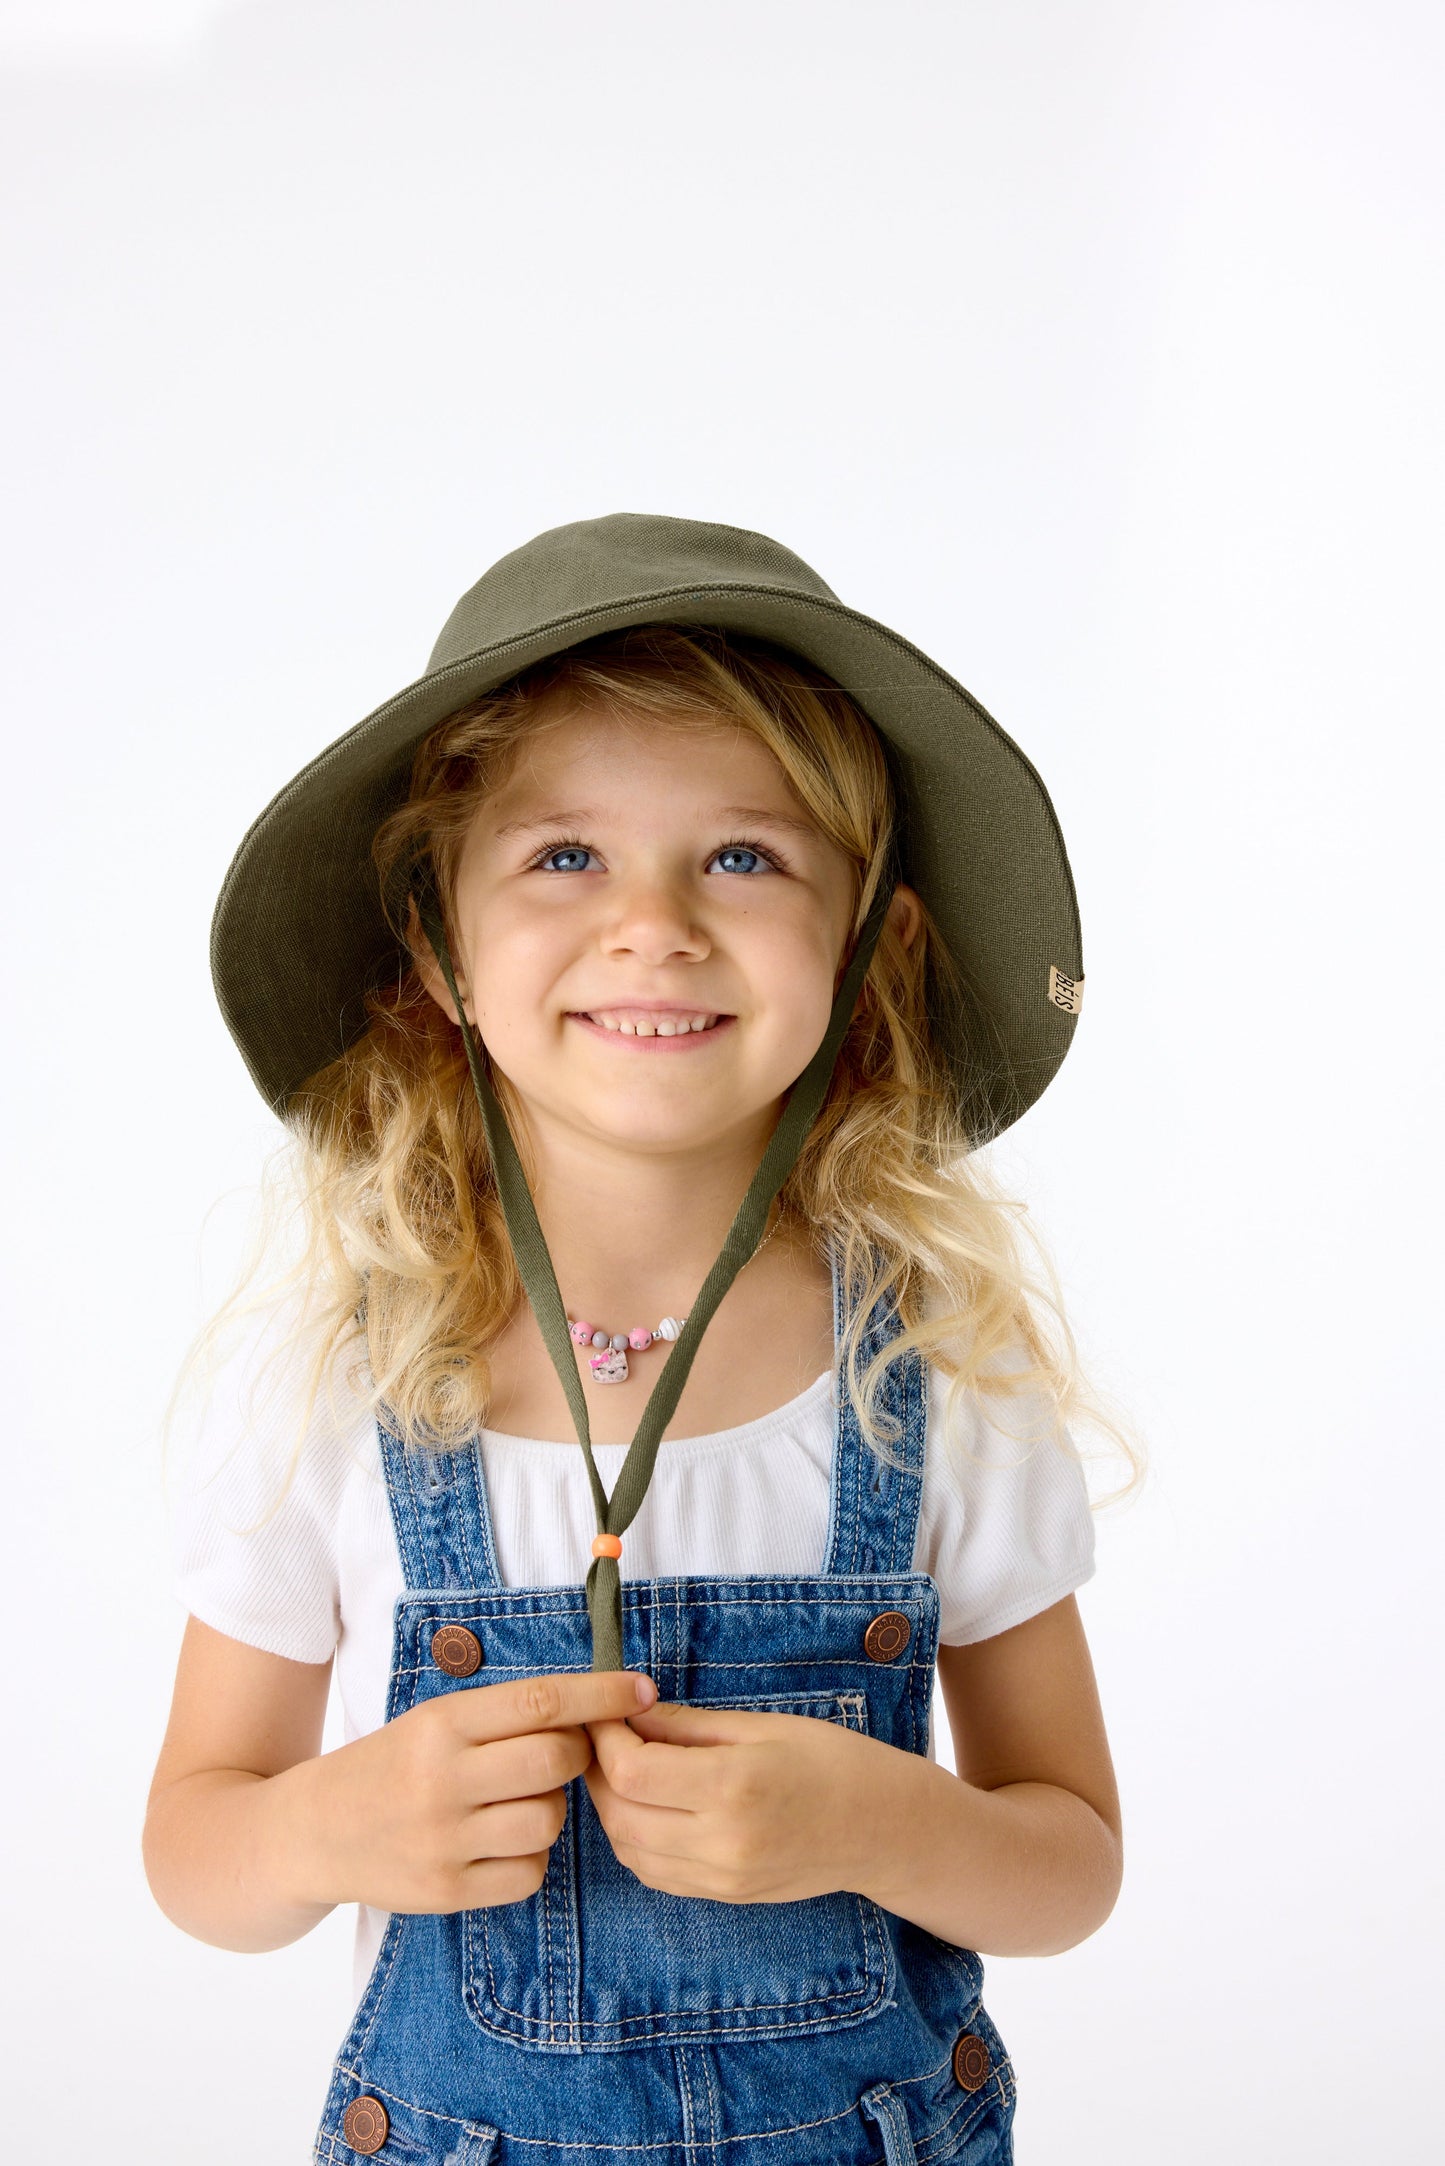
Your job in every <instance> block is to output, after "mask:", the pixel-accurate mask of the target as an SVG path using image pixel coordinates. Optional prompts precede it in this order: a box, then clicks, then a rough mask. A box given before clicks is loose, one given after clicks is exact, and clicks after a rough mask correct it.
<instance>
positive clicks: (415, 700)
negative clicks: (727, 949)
mask: <svg viewBox="0 0 1445 2166" xmlns="http://www.w3.org/2000/svg"><path fill="white" fill-rule="evenodd" d="M644 624H681V625H708V626H715V627H718V628H720V629H722V630H723V631H725V632H737V633H748V634H753V635H755V636H757V637H760V638H763V639H766V640H769V641H771V642H772V643H773V644H774V645H776V646H781V647H783V648H785V649H787V650H788V651H789V652H791V653H792V654H794V655H796V656H798V657H800V658H801V659H802V660H803V661H805V662H807V663H811V664H813V665H814V666H815V667H817V668H818V669H820V670H822V671H824V672H825V673H826V674H827V675H828V676H829V677H831V678H833V679H834V680H835V681H836V682H837V683H838V684H839V685H841V686H842V687H843V689H844V691H846V692H847V693H848V694H849V696H850V697H851V698H852V699H853V700H854V702H855V703H856V704H857V706H858V707H859V708H861V710H862V711H863V713H864V714H865V715H867V716H868V718H869V720H870V721H871V722H872V723H873V724H874V726H875V728H876V729H877V731H878V733H879V736H880V738H881V740H882V742H883V746H884V751H885V756H886V759H887V763H888V767H889V771H890V774H891V777H892V780H893V786H894V790H895V793H896V796H897V800H898V811H899V816H900V835H899V852H898V858H897V863H896V872H897V876H898V877H899V878H901V879H903V880H905V881H906V882H907V883H908V884H909V885H910V886H911V887H913V888H915V889H916V890H917V892H918V894H919V895H920V896H921V897H922V899H923V901H924V903H925V904H926V905H927V907H928V910H929V912H930V913H931V915H932V917H933V919H934V922H935V924H936V925H937V927H938V929H939V932H940V933H941V935H942V937H943V939H944V941H945V942H946V943H947V946H948V949H949V953H950V955H951V957H952V959H953V961H954V963H955V965H956V966H957V971H958V976H959V979H960V981H961V984H962V987H963V999H962V1001H961V1003H959V1002H955V1001H947V1002H944V1001H943V1000H940V1003H939V1008H938V1012H937V1013H936V1014H935V1015H934V1017H933V1018H932V1020H933V1023H934V1026H935V1031H936V1035H937V1037H938V1040H939V1042H940V1045H941V1048H942V1050H943V1052H944V1055H945V1058H946V1059H947V1061H948V1063H949V1065H950V1069H951V1071H952V1072H953V1073H954V1075H955V1076H956V1078H957V1081H958V1087H959V1092H960V1101H961V1103H967V1104H968V1106H969V1107H970V1108H971V1109H972V1111H971V1119H972V1122H973V1124H974V1126H975V1127H976V1128H977V1129H978V1130H979V1131H980V1132H982V1133H989V1134H997V1133H999V1132H1001V1131H1002V1130H1003V1129H1005V1128H1007V1127H1008V1126H1009V1125H1010V1124H1011V1123H1012V1122H1013V1121H1016V1120H1017V1119H1018V1118H1019V1116H1020V1114H1022V1113H1024V1112H1025V1111H1026V1110H1027V1109H1028V1107H1029V1106H1030V1105H1032V1104H1033V1103H1034V1101H1035V1100H1036V1099H1037V1098H1038V1097H1039V1095H1040V1094H1041V1092H1042V1091H1043V1090H1044V1089H1045V1088H1046V1086H1047V1085H1048V1083H1049V1082H1050V1080H1051V1079H1052V1077H1053V1076H1054V1074H1055V1072H1056V1071H1057V1069H1058V1068H1059V1066H1060V1064H1061V1062H1062V1061H1063V1058H1064V1055H1065V1054H1066V1053H1067V1051H1068V1049H1069V1045H1070V1042H1071V1040H1072V1038H1073V1033H1074V1029H1075V1025H1076V1022H1077V1017H1078V1011H1079V1002H1080V998H1081V994H1082V986H1083V973H1084V961H1083V953H1082V947H1081V939H1080V929H1079V910H1078V901H1077V897H1076V895H1075V891H1074V881H1073V875H1072V873H1071V871H1070V868H1069V861H1068V857H1067V854H1066V852H1065V848H1064V841H1063V836H1062V834H1061V833H1060V830H1059V823H1058V820H1057V818H1056V817H1055V814H1054V808H1053V805H1052V803H1051V802H1050V799H1049V794H1048V791H1047V790H1046V789H1045V787H1044V784H1043V782H1042V780H1041V779H1040V777H1039V775H1038V773H1037V771H1036V770H1035V768H1034V766H1033V765H1032V763H1031V762H1030V760H1029V759H1028V758H1027V756H1026V755H1025V754H1024V753H1023V752H1022V751H1021V750H1020V749H1019V747H1018V746H1017V745H1016V744H1015V743H1014V741H1013V739H1012V738H1011V737H1010V736H1008V734H1007V733H1006V732H1005V731H1004V730H1003V729H1001V728H1000V727H999V725H998V723H997V722H995V721H994V719H993V717H992V715H990V714H988V713H987V712H986V711H985V709H984V708H983V707H981V706H980V705H979V703H978V701H977V700H976V699H975V698H974V697H973V695H972V693H970V692H968V691H966V690H965V689H964V687H963V686H962V685H961V684H960V683H958V682H957V680H956V679H955V678H953V677H951V676H950V675H949V674H948V672H947V671H946V670H944V669H942V668H940V666H939V665H938V663H936V662H934V661H932V660H930V658H929V657H928V656H927V655H926V654H924V653H922V652H921V651H920V650H919V649H918V648H917V647H915V646H913V645H912V644H911V643H910V642H909V641H908V640H907V639H904V638H902V637H901V636H900V635H899V634H898V633H897V632H894V631H891V630H890V629H889V628H888V626H887V625H884V624H880V623H878V622H877V621H876V620H875V619H874V618H872V617H868V616H865V615H863V614H862V612H861V611H859V610H856V609H850V608H849V607H847V605H846V604H845V603H843V602H841V601H839V599H838V597H837V596H836V595H835V594H834V593H833V591H832V589H831V588H830V587H828V586H827V585H826V584H825V583H824V581H823V580H822V579H821V578H819V576H818V574H817V573H816V572H815V571H813V570H812V568H811V566H809V565H807V564H805V563H804V562H803V560H802V559H801V558H800V557H798V556H795V555H794V554H793V552H792V551H791V550H789V549H785V548H784V547H783V546H782V545H781V544H780V543H778V542H775V541H772V540H770V539H769V538H768V537H767V536H766V535H764V534H756V533H751V532H748V531H747V530H745V529H743V528H739V527H731V526H719V525H714V524H712V523H710V522H706V521H701V520H694V519H675V518H667V517H664V516H661V515H654V514H650V513H640V512H618V513H614V514H612V515H611V516H610V517H606V518H600V519H582V520H577V521H574V522H572V523H571V524H569V525H566V526H559V527H551V528H549V529H548V530H547V531H546V532H545V533H542V534H539V535H537V536H536V537H535V539H533V540H532V541H529V542H527V543H525V544H524V545H523V546H522V547H521V548H520V549H514V550H513V551H512V552H511V553H510V555H508V556H504V557H502V558H501V559H500V560H499V561H498V562H497V563H495V564H494V565H493V566H492V567H491V569H490V570H489V571H487V572H484V573H483V575H482V577H481V578H480V579H479V580H478V581H477V582H476V584H475V586H473V587H470V588H468V590H467V592H466V593H465V594H464V595H463V596H462V598H461V600H460V601H459V602H458V603H457V605H456V607H455V608H454V609H453V611H452V613H451V615H450V616H449V617H448V618H447V621H446V623H445V624H444V625H443V627H442V630H441V634H440V636H439V637H438V639H437V642H436V645H435V646H434V648H433V649H432V653H431V658H430V660H429V661H428V664H427V667H426V669H425V671H424V672H423V674H422V675H421V676H420V677H417V678H416V679H415V680H414V681H413V682H412V683H411V684H409V685H407V686H405V687H404V688H403V689H402V690H401V691H400V692H397V693H395V694H394V695H393V696H392V697H391V698H390V699H388V700H386V701H384V702H383V703H382V705H381V706H379V707H377V708H375V709H373V711H372V712H371V713H370V714H369V715H367V716H366V717H365V718H364V719H363V720H362V721H360V722H358V723H357V724H356V725H355V727H354V728H352V729H349V730H347V731H346V732H345V734H344V735H342V736H340V737H338V738H337V739H336V740H335V741H334V743H332V744H330V745H328V746H327V747H326V749H325V750H324V751H322V752H320V753H318V754H317V756H316V757H315V758H314V759H313V760H311V761H309V762H308V764H307V765H306V766H305V767H303V768H302V769H301V771H300V773H299V774H297V775H295V776H293V778H292V779H291V780H290V781H289V782H288V783H287V784H286V785H285V787H284V788H283V789H281V790H280V791H278V792H277V794H276V796H275V797H274V798H273V799H272V800H271V802H270V804H269V805H267V807H266V808H265V810H264V811H263V812H262V813H261V814H260V816H259V817H258V818H257V819H256V820H255V821H254V822H253V823H252V825H251V827H250V828H249V829H248V831H247V833H246V835H245V837H244V838H243V840H242V842H241V845H240V847H239V849H238V850H237V851H236V854H235V857H234V858H233V860H232V862H231V865H230V868H229V870H228V871H227V873H226V877H225V880H224V883H223V885H222V888H221V892H220V896H219V899H218V900H217V903H216V908H215V914H214V917H213V920H212V926H211V969H212V976H213V979H214V982H215V988H216V994H217V998H218V1000H219V1002H220V1006H221V1012H222V1014H223V1016H224V1018H225V1021H226V1025H227V1027H228V1029H229V1030H230V1032H231V1035H232V1037H233V1038H234V1039H235V1041H236V1044H237V1045H238V1047H239V1048H240V1051H241V1055H242V1057H243V1059H244V1060H245V1063H246V1066H247V1068H248V1069H249V1071H250V1074H251V1076H252V1078H253V1080H254V1082H255V1084H256V1087H257V1089H258V1090H259V1091H260V1092H261V1095H262V1097H263V1098H264V1099H265V1100H266V1103H267V1104H268V1105H269V1106H270V1107H271V1108H272V1109H273V1110H274V1111H275V1112H277V1113H284V1112H285V1111H286V1108H287V1106H288V1105H289V1103H290V1101H291V1100H292V1099H293V1098H294V1097H295V1095H296V1093H297V1092H298V1090H299V1089H300V1087H301V1085H302V1084H303V1083H304V1082H305V1081H306V1080H307V1079H308V1078H309V1077H310V1076H312V1075H314V1074H315V1073H316V1072H317V1070H319V1069H321V1068H323V1067H325V1066H326V1065H328V1064H329V1063H330V1062H331V1061H333V1060H335V1059H337V1058H338V1057H339V1056H340V1055H341V1054H342V1053H344V1052H345V1051H346V1049H347V1048H348V1047H349V1046H350V1045H352V1044H353V1043H354V1042H355V1040H356V1039H357V1038H358V1037H359V1036H360V1035H361V1034H362V1032H363V1031H364V1030H365V1028H366V1022H367V1017H366V1009H365V994H366V991H367V990H368V989H369V988H371V987H374V986H377V985H380V984H381V983H382V982H384V981H385V980H388V979H390V980H392V981H394V980H395V978H396V975H397V971H398V968H399V967H400V965H401V964H403V963H404V962H405V961H406V960H407V958H406V957H405V956H404V954H403V953H402V951H401V949H400V948H399V946H398V942H397V938H396V935H395V933H394V932H393V930H392V927H391V926H390V925H389V924H388V922H387V917H386V913H385V911H384V910H383V907H382V900H381V895H380V892H379V888H378V880H377V873H376V868H375V865H374V862H373V860H372V857H371V842H372V838H373V836H374V834H375V832H376V829H377V827H378V826H379V824H380V822H381V821H382V820H383V819H384V818H385V817H386V816H387V815H388V814H389V813H390V812H392V811H393V810H394V809H395V808H396V806H397V805H398V804H400V803H401V802H402V801H403V800H404V798H405V796H406V793H407V789H408V787H409V783H410V777H411V768H412V760H413V755H414V753H415V751H416V748H417V744H418V742H419V740H420V739H421V738H422V737H423V736H425V734H426V733H427V731H428V730H430V729H431V728H432V727H433V726H434V725H435V724H436V723H437V722H439V721H441V720H442V719H443V717H445V716H446V715H448V714H450V713H452V712H453V711H454V710H456V709H457V708H459V707H462V706H464V705H466V704H467V703H468V702H469V701H471V700H474V699H476V698H477V697H478V696H479V695H481V694H482V693H485V692H489V691H492V690H494V689H495V688H496V687H497V686H499V685H502V684H504V683H506V682H507V681H508V680H510V679H511V678H513V677H515V676H517V675H518V674H519V673H520V672H521V671H523V670H526V669H528V668H530V667H531V665H532V664H533V663H536V662H540V661H542V660H543V659H544V658H545V657H547V656H549V655H554V654H557V653H559V652H560V651H561V650H562V649H564V648H567V647H572V646H576V645H577V644H579V643H580V642H581V641H583V640H590V639H594V638H597V637H598V636H600V635H601V634H604V633H607V632H613V631H620V630H622V629H623V628H625V627H627V626H629V625H644Z"/></svg>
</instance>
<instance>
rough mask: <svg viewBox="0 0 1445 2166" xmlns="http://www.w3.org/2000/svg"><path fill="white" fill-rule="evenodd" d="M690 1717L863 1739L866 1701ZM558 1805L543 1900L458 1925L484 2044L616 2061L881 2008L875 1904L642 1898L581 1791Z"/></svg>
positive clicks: (814, 1695) (766, 1702)
mask: <svg viewBox="0 0 1445 2166" xmlns="http://www.w3.org/2000/svg"><path fill="white" fill-rule="evenodd" d="M696 1704H699V1705H706V1706H708V1707H719V1708H743V1709H757V1710H758V1711H759V1712H774V1713H777V1714H784V1715H802V1716H807V1717H813V1718H815V1719H818V1720H822V1721H825V1722H836V1723H838V1724H840V1725H841V1726H842V1727H843V1728H845V1729H851V1730H859V1731H865V1732H866V1730H867V1729H868V1705H867V1697H866V1695H865V1694H864V1693H863V1692H861V1691H812V1692H797V1693H750V1694H741V1695H720V1696H719V1697H718V1698H716V1699H713V1698H711V1697H709V1698H707V1699H706V1700H705V1701H700V1702H698V1703H696ZM567 1792H568V1796H567V1820H566V1824H565V1825H564V1827H563V1829H562V1832H561V1834H560V1835H559V1836H558V1838H557V1840H556V1842H555V1843H554V1844H553V1846H552V1853H551V1857H550V1860H549V1862H548V1867H547V1876H546V1879H545V1880H544V1881H543V1883H542V1886H541V1887H540V1888H539V1890H538V1891H537V1893H536V1894H535V1895H533V1896H529V1897H527V1898H526V1899H525V1900H524V1901H522V1902H519V1903H504V1904H496V1905H493V1906H491V1907H489V1908H486V1909H481V1910H471V1911H467V1912H465V1913H464V1914H463V1921H462V1922H463V1935H462V1945H463V1997H464V2001H465V2005H466V2008H467V2012H468V2014H469V2015H470V2016H471V2017H472V2019H473V2021H474V2022H476V2023H477V2024H479V2025H480V2026H481V2028H482V2029H483V2030H484V2031H487V2032H489V2033H491V2034H492V2035H493V2036H496V2037H499V2038H505V2039H508V2040H511V2041H513V2042H514V2043H519V2044H525V2045H528V2046H531V2047H533V2048H535V2049H538V2050H540V2051H544V2052H545V2051H548V2050H550V2051H553V2052H559V2053H582V2052H616V2051H618V2050H619V2049H626V2048H627V2047H630V2046H648V2045H651V2044H653V2043H655V2041H656V2040H658V2039H660V2038H663V2037H666V2038H670V2039H674V2040H676V2039H681V2038H693V2039H728V2040H731V2039H738V2038H757V2037H768V2038H794V2037H800V2036H805V2035H806V2034H807V2033H809V2032H811V2031H816V2030H820V2029H822V2028H824V2027H825V2026H837V2025H851V2024H855V2023H864V2022H867V2021H868V2020H869V2019H870V2018H871V2017H873V2016H875V2015H877V2014H879V2013H880V2012H881V2011H882V2009H883V2008H884V2007H885V2006H886V2005H887V2004H888V2002H889V2000H890V1998H891V1996H892V1993H893V1988H894V1984H895V1967H896V1957H895V1953H894V1946H893V1941H892V1938H891V1936H890V1934H889V1932H888V1929H887V1925H886V1922H885V1919H884V1916H883V1913H882V1912H881V1910H880V1909H879V1907H878V1905H877V1904H876V1903H873V1902H870V1901H869V1900H868V1899H867V1898H866V1897H864V1896H860V1895H852V1894H834V1895H818V1896H809V1897H807V1898H805V1899H803V1900H801V1901H797V1902H783V1903H725V1902H715V1901H712V1900H710V1899H709V1898H706V1897H701V1896H683V1895H671V1894H667V1893H664V1892H663V1891H661V1890H659V1889H656V1888H649V1887H647V1886H645V1885H644V1883H643V1882H642V1881H640V1880H639V1879H638V1878H637V1876H636V1874H635V1873H633V1872H631V1871H630V1870H629V1868H628V1867H627V1866H625V1865H623V1864H622V1863H621V1861H620V1860H619V1858H618V1857H617V1854H616V1852H615V1851H614V1850H613V1848H612V1844H611V1842H610V1841H609V1839H608V1836H607V1832H606V1830H605V1828H604V1827H603V1826H602V1823H601V1821H600V1820H599V1819H598V1817H597V1814H596V1811H595V1810H594V1808H593V1804H592V1800H591V1797H590V1795H589V1793H588V1790H587V1786H586V1784H585V1782H584V1781H583V1779H582V1778H581V1777H580V1776H577V1777H575V1778H574V1779H573V1781H572V1782H570V1783H569V1784H568V1786H567Z"/></svg>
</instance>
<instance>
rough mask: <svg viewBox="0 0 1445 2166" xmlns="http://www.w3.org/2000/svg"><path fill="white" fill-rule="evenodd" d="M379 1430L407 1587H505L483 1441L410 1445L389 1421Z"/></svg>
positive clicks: (383, 1467) (388, 1495) (394, 1524)
mask: <svg viewBox="0 0 1445 2166" xmlns="http://www.w3.org/2000/svg"><path fill="white" fill-rule="evenodd" d="M376 1433H377V1437H378V1439H379V1441H380V1444H381V1464H382V1469H383V1472H384V1473H385V1475H386V1497H387V1502H388V1504H389V1505H390V1506H391V1523H392V1526H393V1527H394V1528H395V1530H396V1546H397V1549H398V1550H399V1551H400V1553H401V1571H402V1578H403V1580H404V1582H405V1584H406V1586H407V1588H408V1589H409V1590H412V1591H415V1590H417V1589H419V1588H425V1589H428V1590H436V1589H441V1588H449V1587H467V1588H472V1587H500V1586H501V1584H502V1575H501V1573H500V1572H499V1571H498V1570H497V1555H496V1550H495V1548H494V1546H493V1542H492V1518H491V1513H490V1512H489V1511H488V1509H487V1501H486V1492H485V1486H484V1485H485V1481H486V1476H485V1473H484V1471H483V1468H482V1463H481V1444H480V1441H479V1440H478V1439H476V1438H473V1440H472V1443H471V1444H470V1446H466V1445H463V1446H461V1447H459V1448H458V1449H457V1450H456V1451H449V1452H429V1451H415V1450H413V1451H408V1450H407V1448H406V1446H405V1445H404V1444H403V1443H402V1441H401V1439H400V1438H399V1437H397V1436H395V1435H394V1434H393V1433H392V1431H391V1429H390V1428H389V1427H388V1426H387V1424H386V1422H385V1421H382V1420H380V1419H378V1421H377V1424H376Z"/></svg>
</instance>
